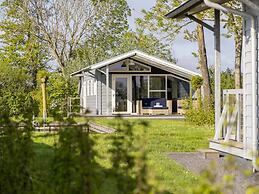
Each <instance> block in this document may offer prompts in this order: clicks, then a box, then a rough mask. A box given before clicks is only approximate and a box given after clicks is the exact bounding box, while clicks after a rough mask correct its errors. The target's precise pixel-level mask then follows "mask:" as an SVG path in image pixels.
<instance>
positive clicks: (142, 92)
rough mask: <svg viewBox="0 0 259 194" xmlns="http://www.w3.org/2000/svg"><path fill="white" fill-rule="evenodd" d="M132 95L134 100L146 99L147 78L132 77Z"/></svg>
mask: <svg viewBox="0 0 259 194" xmlns="http://www.w3.org/2000/svg"><path fill="white" fill-rule="evenodd" d="M132 94H133V97H135V99H136V100H140V99H142V98H147V97H148V76H132Z"/></svg>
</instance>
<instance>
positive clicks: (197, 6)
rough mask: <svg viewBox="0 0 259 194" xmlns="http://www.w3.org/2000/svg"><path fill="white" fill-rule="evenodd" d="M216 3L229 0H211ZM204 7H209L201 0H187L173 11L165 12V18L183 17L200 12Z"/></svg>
mask: <svg viewBox="0 0 259 194" xmlns="http://www.w3.org/2000/svg"><path fill="white" fill-rule="evenodd" d="M211 1H214V2H216V3H218V4H223V3H226V2H228V1H231V0H211ZM206 9H209V7H207V6H206V5H205V4H204V2H203V0H188V1H186V2H185V3H183V4H181V5H180V6H179V7H177V8H176V9H174V10H173V11H171V12H169V13H168V14H166V17H167V18H183V17H185V16H186V15H193V14H196V13H199V12H202V11H204V10H206Z"/></svg>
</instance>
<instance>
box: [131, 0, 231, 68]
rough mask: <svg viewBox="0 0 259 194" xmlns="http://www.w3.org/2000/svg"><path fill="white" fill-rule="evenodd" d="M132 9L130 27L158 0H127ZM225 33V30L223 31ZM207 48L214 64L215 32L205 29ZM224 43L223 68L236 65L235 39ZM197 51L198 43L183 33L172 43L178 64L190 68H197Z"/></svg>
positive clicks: (209, 58)
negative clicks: (184, 36) (142, 11)
mask: <svg viewBox="0 0 259 194" xmlns="http://www.w3.org/2000/svg"><path fill="white" fill-rule="evenodd" d="M127 1H128V4H129V6H130V7H131V9H132V17H131V18H129V23H130V27H131V28H132V29H134V28H135V24H134V20H135V18H138V17H142V13H141V10H142V9H146V10H149V9H150V8H152V7H153V6H154V5H155V2H156V0H127ZM222 33H224V30H223V31H222ZM205 39H206V48H207V55H208V63H209V65H214V37H213V33H212V32H210V31H208V30H205ZM221 43H222V69H226V68H227V67H229V68H233V67H234V41H233V39H232V38H231V39H226V38H224V37H222V38H221ZM195 51H197V43H191V42H189V41H186V40H184V39H183V36H182V34H179V36H178V37H177V38H176V40H175V41H174V42H173V43H172V53H173V56H174V57H175V58H176V59H177V60H178V62H177V64H178V65H180V66H183V67H186V68H188V69H190V70H196V67H197V64H198V61H197V59H196V58H195V57H193V56H192V52H195Z"/></svg>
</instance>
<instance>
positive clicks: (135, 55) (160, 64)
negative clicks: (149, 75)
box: [70, 50, 201, 79]
mask: <svg viewBox="0 0 259 194" xmlns="http://www.w3.org/2000/svg"><path fill="white" fill-rule="evenodd" d="M128 58H131V59H135V60H138V61H140V62H143V63H146V64H149V65H151V66H154V67H157V68H160V69H162V70H165V71H168V72H170V73H173V74H176V75H179V76H181V77H184V78H187V79H191V77H192V76H196V75H198V76H201V75H200V74H199V73H196V72H194V71H191V70H188V69H185V68H183V67H180V66H178V65H176V64H173V63H171V62H168V61H165V60H163V59H160V58H157V57H154V56H151V55H148V54H146V53H144V52H141V51H138V50H133V51H130V52H128V53H124V54H122V55H119V56H116V57H113V58H111V59H108V60H105V61H102V62H100V63H97V64H95V65H91V66H89V67H86V68H83V69H81V70H79V71H76V72H74V73H72V74H71V75H70V76H76V75H78V74H81V73H82V72H88V71H91V70H95V69H100V68H102V67H105V66H107V65H111V64H114V63H117V62H119V61H122V60H125V59H128Z"/></svg>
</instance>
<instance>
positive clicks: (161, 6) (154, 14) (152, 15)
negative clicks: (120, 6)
mask: <svg viewBox="0 0 259 194" xmlns="http://www.w3.org/2000/svg"><path fill="white" fill-rule="evenodd" d="M183 2H184V1H183V0H175V1H172V0H157V2H156V5H155V6H154V7H153V8H152V9H151V10H150V11H145V10H144V11H143V13H144V18H143V19H138V20H137V22H138V23H139V24H140V25H142V26H145V27H146V28H147V29H148V30H150V31H153V32H157V34H159V36H161V35H162V36H163V38H165V39H166V40H167V41H170V42H173V40H174V39H175V37H176V36H177V35H178V34H179V33H180V32H181V31H182V32H183V33H184V38H185V39H187V40H190V41H197V43H198V57H199V64H198V68H199V69H200V71H201V74H202V77H203V78H204V81H203V88H204V96H205V97H206V101H207V102H208V103H207V104H211V103H212V102H211V101H212V100H211V86H210V77H209V71H208V63H207V54H206V47H205V39H204V29H203V27H202V26H201V25H199V24H197V27H196V29H192V28H186V27H187V26H189V25H190V24H192V23H193V22H192V21H190V20H189V19H185V18H184V19H181V20H169V19H167V18H165V17H164V15H165V14H167V13H168V12H169V11H171V10H173V9H174V8H175V7H177V6H179V5H180V4H181V3H183ZM209 16H210V13H207V12H204V13H203V14H199V15H198V16H197V17H198V18H199V19H201V20H202V19H204V18H208V17H209Z"/></svg>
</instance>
